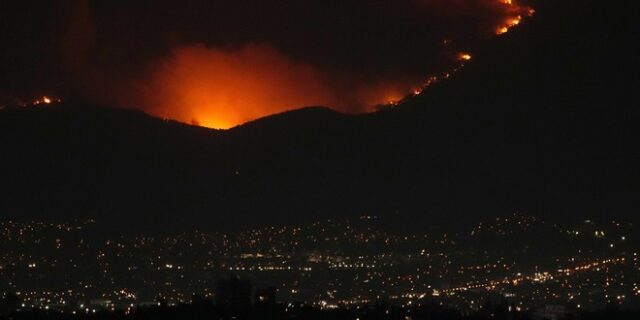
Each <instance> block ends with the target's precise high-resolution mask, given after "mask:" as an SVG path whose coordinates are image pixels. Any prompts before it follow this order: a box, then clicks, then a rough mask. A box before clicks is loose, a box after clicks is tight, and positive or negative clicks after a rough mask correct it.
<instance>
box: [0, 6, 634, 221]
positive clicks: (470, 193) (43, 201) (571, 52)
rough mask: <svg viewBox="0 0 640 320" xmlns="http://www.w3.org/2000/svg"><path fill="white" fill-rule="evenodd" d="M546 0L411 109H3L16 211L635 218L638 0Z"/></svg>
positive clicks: (122, 215)
mask: <svg viewBox="0 0 640 320" xmlns="http://www.w3.org/2000/svg"><path fill="white" fill-rule="evenodd" d="M535 6H536V8H537V9H538V12H537V15H536V17H535V18H534V19H531V20H528V21H527V22H526V23H525V24H523V25H522V26H520V27H518V28H517V31H516V32H510V33H508V34H506V35H505V36H503V37H499V38H498V39H495V40H493V41H492V43H490V44H489V45H487V46H486V47H485V48H484V49H481V50H480V51H478V52H477V53H475V54H474V60H473V61H472V63H470V64H468V66H467V67H466V68H465V69H464V70H463V71H462V72H460V73H458V74H456V75H455V77H454V79H453V80H451V81H446V82H443V83H441V84H438V85H436V86H435V87H433V88H432V89H430V90H427V92H426V93H425V94H423V95H421V96H419V97H416V98H412V99H410V100H409V101H407V102H406V103H405V104H403V105H401V106H400V107H398V108H397V109H396V110H388V111H382V112H378V113H375V114H370V115H360V116H348V115H342V114H338V113H335V112H333V111H329V110H327V109H323V108H308V109H303V110H299V111H294V112H288V113H285V114H280V115H275V116H271V117H267V118H265V119H260V120H258V121H254V122H252V123H248V124H245V125H242V126H239V127H237V128H234V129H231V130H229V131H225V132H220V131H214V130H206V129H202V128H196V127H191V126H187V125H181V124H178V123H175V122H165V121H162V120H159V119H154V118H151V117H148V116H146V115H144V114H142V113H140V112H134V111H122V110H113V109H106V108H99V107H90V106H85V105H83V104H81V103H73V102H65V103H64V105H62V106H59V107H54V108H50V109H31V110H4V111H2V112H0V146H1V147H2V156H1V157H0V177H1V179H2V190H1V192H0V212H2V215H3V217H7V218H9V217H14V218H15V217H19V218H32V217H39V218H43V217H44V218H47V219H63V218H69V217H91V218H97V219H98V220H100V221H108V222H111V223H112V225H113V226H115V227H117V228H118V229H128V228H130V229H137V230H140V229H145V228H148V229H162V228H178V227H193V226H198V227H200V228H217V227H226V228H229V227H243V228H244V227H246V226H249V225H259V224H265V223H269V224H278V223H290V222H295V221H301V220H308V219H311V218H321V217H326V216H332V215H349V214H354V215H356V214H361V213H363V212H367V213H369V212H370V213H375V214H381V215H394V216H396V220H397V223H398V224H399V225H405V226H414V227H416V228H420V227H421V225H423V224H424V223H443V224H446V223H459V222H460V221H465V219H466V218H469V217H475V216H486V215H501V214H508V213H510V212H514V211H522V212H531V213H534V214H538V215H541V216H545V215H555V216H562V217H566V219H572V217H574V216H575V215H579V216H580V218H582V217H584V216H592V217H606V216H609V215H614V216H621V217H626V218H633V216H634V214H635V211H636V209H637V207H638V205H639V204H640V203H639V202H640V197H638V196H637V195H638V192H639V191H640V190H638V184H637V182H638V181H640V173H639V171H638V170H639V169H638V166H637V163H639V160H640V159H639V157H640V154H639V153H638V149H637V146H636V145H637V140H638V138H640V131H639V130H640V129H639V126H638V125H637V124H638V123H639V120H640V112H639V111H638V108H637V107H638V105H639V104H638V102H640V101H639V100H640V99H638V90H637V86H638V81H637V79H638V77H637V75H636V72H637V70H638V55H637V54H635V53H636V51H635V50H634V49H632V48H633V46H634V39H636V36H637V28H638V26H637V23H635V21H634V19H632V13H633V12H635V11H634V10H633V8H632V6H633V3H632V1H622V2H616V3H615V4H613V3H610V2H607V1H598V2H595V3H589V4H588V5H586V4H585V3H584V2H580V1H561V2H557V1H549V2H542V1H540V3H537V4H535Z"/></svg>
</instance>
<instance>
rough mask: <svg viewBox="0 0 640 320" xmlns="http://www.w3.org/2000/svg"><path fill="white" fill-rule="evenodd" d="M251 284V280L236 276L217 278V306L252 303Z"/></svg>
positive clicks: (241, 305) (244, 305) (247, 304)
mask: <svg viewBox="0 0 640 320" xmlns="http://www.w3.org/2000/svg"><path fill="white" fill-rule="evenodd" d="M252 298H253V286H252V285H251V282H249V281H244V280H240V279H239V278H237V277H231V278H229V279H222V280H218V282H217V283H216V292H215V301H216V305H218V306H228V307H246V306H250V305H251V304H252Z"/></svg>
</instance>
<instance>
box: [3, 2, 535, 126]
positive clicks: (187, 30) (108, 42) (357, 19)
mask: <svg viewBox="0 0 640 320" xmlns="http://www.w3.org/2000/svg"><path fill="white" fill-rule="evenodd" d="M0 11H2V13H0V15H1V16H0V42H1V43H2V44H3V50H2V53H0V97H2V98H3V100H4V101H5V103H6V101H10V100H11V99H14V98H22V99H31V98H32V97H34V96H37V95H42V94H48V95H54V96H62V97H65V98H73V99H84V100H89V101H91V102H95V103H100V104H107V105H119V106H124V107H131V108H141V109H144V110H145V111H148V112H150V113H152V114H156V115H160V116H167V117H171V118H177V119H180V120H183V121H190V120H194V121H199V122H202V121H204V122H205V124H207V125H210V126H221V127H225V126H230V125H234V124H238V123H240V122H244V121H246V120H250V119H254V118H256V117H259V116H264V115H266V114H270V113H273V112H278V111H283V110H287V109H292V108H296V107H302V106H305V105H327V106H330V107H333V108H336V109H339V110H342V111H348V112H360V111H366V110H370V109H371V108H372V107H373V106H375V105H376V104H380V103H385V102H387V101H388V100H396V99H398V98H400V97H402V95H404V94H406V93H407V92H410V91H412V90H413V88H415V87H416V86H419V85H420V84H421V83H422V82H423V81H424V79H426V77H427V76H429V75H431V74H437V73H439V72H443V71H446V70H448V69H449V68H451V67H452V66H454V65H455V64H456V63H457V62H456V59H457V57H458V54H459V52H468V51H470V50H473V49H474V48H475V47H476V46H478V44H479V43H481V42H482V40H485V39H487V38H489V37H492V36H495V30H496V28H499V27H500V26H502V25H504V24H505V23H507V22H508V21H509V19H513V18H514V17H517V16H518V15H524V14H525V13H526V8H524V7H521V6H518V5H517V4H513V5H507V4H505V3H503V1H502V0H454V1H452V0H395V1H362V0H348V1H344V0H343V1H326V0H324V1H319V0H308V1H294V0H284V1H277V2H265V1H255V0H239V1H164V0H161V1H146V0H142V1H86V0H68V1H5V2H3V4H2V8H1V10H0ZM444 40H448V41H447V44H446V45H445V42H444ZM159 93H161V94H160V95H158V94H159ZM211 118H213V119H221V118H224V121H218V122H216V121H207V120H208V119H211Z"/></svg>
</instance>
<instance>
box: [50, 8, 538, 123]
mask: <svg viewBox="0 0 640 320" xmlns="http://www.w3.org/2000/svg"><path fill="white" fill-rule="evenodd" d="M488 1H495V2H491V5H493V6H495V5H497V6H501V8H502V9H503V10H502V11H503V14H504V16H503V18H502V19H501V21H502V22H501V23H496V25H491V26H488V29H487V30H486V32H488V33H490V32H492V31H493V30H495V33H496V34H504V33H506V32H508V31H509V29H510V28H512V27H515V26H517V25H519V24H520V23H521V21H522V16H526V15H527V14H529V15H531V14H533V12H534V11H533V9H530V8H525V7H521V6H519V5H518V4H516V2H515V1H513V0H488ZM502 6H506V7H502ZM493 28H495V29H493ZM451 41H452V40H449V39H446V40H443V46H445V47H446V46H448V45H449V44H450V42H451ZM472 58H473V57H472V54H471V53H467V52H462V53H459V54H458V55H457V56H456V55H455V54H454V55H453V56H451V63H452V64H453V65H452V66H451V68H449V69H448V70H445V71H443V72H442V73H440V74H437V75H432V76H430V77H426V80H425V81H420V79H415V78H414V79H400V80H399V79H389V80H385V81H387V82H380V80H371V79H362V78H358V77H357V76H352V75H348V74H343V73H340V71H336V70H321V69H319V68H317V67H316V66H313V65H309V64H306V63H304V61H301V60H294V59H292V58H290V57H289V56H287V55H285V54H284V53H282V52H280V51H279V50H277V49H275V48H274V47H272V46H270V45H265V44H247V45H245V46H241V47H235V48H225V49H220V48H211V47H206V46H204V45H189V46H182V47H178V48H174V50H173V52H172V54H171V55H170V56H169V57H168V58H166V59H165V60H163V61H160V62H158V63H157V65H155V66H153V70H154V71H153V72H152V74H151V76H149V77H144V82H143V83H142V84H138V85H137V92H136V95H138V96H137V97H138V98H139V99H138V100H139V101H137V102H136V103H137V104H136V105H135V107H140V106H142V107H143V109H144V110H145V111H147V112H149V113H151V114H153V115H156V116H159V117H162V118H165V119H169V118H170V119H176V120H178V121H182V122H187V123H192V124H197V125H202V126H206V127H210V128H219V129H227V128H231V127H233V126H236V125H239V124H242V123H245V122H247V121H251V120H255V119H258V118H260V117H264V116H268V115H270V114H275V113H280V112H284V111H288V110H293V109H298V108H302V107H306V106H327V107H331V108H333V109H336V110H340V111H343V112H351V113H354V112H370V111H372V110H375V109H376V106H379V105H387V106H395V105H397V104H399V103H401V102H402V101H404V100H405V99H408V98H409V97H412V96H417V95H420V94H422V93H423V92H424V90H425V89H426V88H427V87H429V86H431V85H432V84H434V83H436V82H438V81H443V79H449V78H451V77H453V76H454V75H455V74H456V73H457V72H458V71H459V70H461V68H462V67H463V66H464V65H465V64H466V63H467V62H469V61H471V60H472ZM456 60H457V61H456ZM46 103H49V102H46Z"/></svg>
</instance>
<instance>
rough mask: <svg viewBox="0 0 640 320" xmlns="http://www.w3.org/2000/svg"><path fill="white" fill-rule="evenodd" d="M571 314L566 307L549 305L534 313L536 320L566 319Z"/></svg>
mask: <svg viewBox="0 0 640 320" xmlns="http://www.w3.org/2000/svg"><path fill="white" fill-rule="evenodd" d="M568 314H569V310H568V308H567V307H566V306H562V305H547V306H544V307H541V308H538V309H536V310H535V311H534V312H533V319H534V320H559V319H564V318H566V316H567V315H568Z"/></svg>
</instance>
